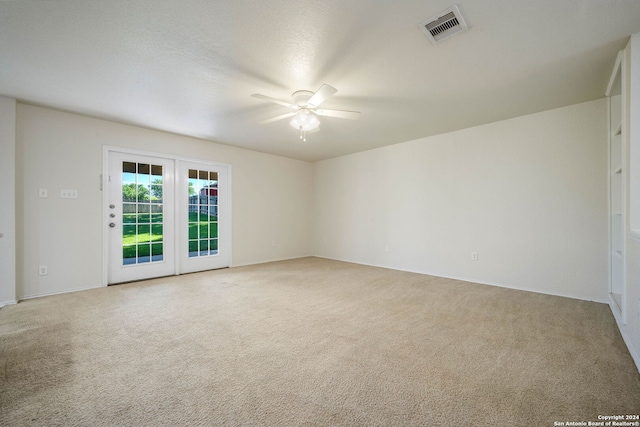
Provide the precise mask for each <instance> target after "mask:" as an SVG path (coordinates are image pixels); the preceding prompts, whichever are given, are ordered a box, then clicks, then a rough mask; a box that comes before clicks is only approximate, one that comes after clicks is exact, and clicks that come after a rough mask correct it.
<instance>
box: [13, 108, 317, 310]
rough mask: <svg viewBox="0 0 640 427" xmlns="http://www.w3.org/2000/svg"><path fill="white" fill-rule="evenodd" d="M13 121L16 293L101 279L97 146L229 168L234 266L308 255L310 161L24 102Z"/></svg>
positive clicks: (27, 293) (33, 293)
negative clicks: (67, 192) (73, 195)
mask: <svg viewBox="0 0 640 427" xmlns="http://www.w3.org/2000/svg"><path fill="white" fill-rule="evenodd" d="M16 122H17V162H16V167H17V174H18V177H19V180H20V181H21V182H20V185H18V187H17V188H18V192H19V193H20V194H19V195H18V216H19V219H20V221H19V239H18V250H17V258H18V269H19V272H18V276H19V281H18V297H19V298H29V297H34V296H40V295H47V294H53V293H59V292H67V291H73V290H79V289H85V288H90V287H96V286H101V285H102V283H101V282H102V263H103V259H104V256H103V253H102V248H103V245H102V227H103V223H102V210H103V206H102V193H101V191H100V174H101V173H102V147H103V145H110V146H119V147H125V148H129V149H137V150H144V151H149V152H156V153H162V154H168V155H177V156H182V157H190V158H195V159H202V160H209V161H216V162H222V163H229V164H231V165H232V168H233V169H232V173H233V177H232V180H233V182H232V200H233V207H232V257H233V258H232V262H233V265H236V266H237V265H243V264H251V263H258V262H265V261H271V260H277V259H286V258H295V257H301V256H307V255H309V254H310V252H311V245H310V242H311V234H310V233H311V232H310V230H311V226H312V225H311V224H312V222H311V221H312V219H311V218H312V211H311V204H312V187H313V180H312V173H313V168H312V165H311V164H310V163H307V162H302V161H297V160H291V159H286V158H282V157H278V156H272V155H268V154H263V153H257V152H253V151H248V150H243V149H239V148H234V147H230V146H226V145H222V144H216V143H213V142H209V141H203V140H199V139H195V138H188V137H184V136H178V135H173V134H168V133H163V132H158V131H152V130H148V129H142V128H137V127H134V126H128V125H123V124H117V123H113V122H109V121H104V120H97V119H93V118H88V117H84V116H79V115H75V114H69V113H63V112H59V111H55V110H50V109H46V108H40V107H34V106H30V105H24V104H18V109H17V119H16ZM39 188H47V189H48V193H49V197H48V198H46V199H41V198H38V189H39ZM61 189H76V190H78V194H79V197H78V199H60V197H59V194H60V190H61ZM274 240H275V241H276V246H272V242H273V241H274ZM39 265H47V266H48V269H49V274H48V275H46V276H39V275H38V266H39Z"/></svg>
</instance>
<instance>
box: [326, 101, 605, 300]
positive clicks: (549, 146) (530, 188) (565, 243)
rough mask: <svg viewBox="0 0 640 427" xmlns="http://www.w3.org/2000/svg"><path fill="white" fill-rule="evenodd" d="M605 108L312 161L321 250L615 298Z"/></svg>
mask: <svg viewBox="0 0 640 427" xmlns="http://www.w3.org/2000/svg"><path fill="white" fill-rule="evenodd" d="M606 108H607V107H606V100H605V99H601V100H596V101H592V102H587V103H583V104H579V105H574V106H570V107H565V108H560V109H556V110H552V111H546V112H542V113H538V114H533V115H529V116H524V117H519V118H515V119H510V120H506V121H501V122H497V123H492V124H488V125H484V126H479V127H474V128H469V129H465V130H461V131H457V132H452V133H448V134H444V135H438V136H433V137H429V138H422V139H419V140H415V141H410V142H406V143H402V144H397V145H393V146H388V147H383V148H379V149H375V150H371V151H366V152H362V153H357V154H353V155H349V156H344V157H340V158H336V159H330V160H325V161H322V162H318V163H316V164H315V175H314V186H315V188H314V192H315V200H314V203H315V213H316V221H315V227H314V247H315V254H317V255H318V256H322V257H328V258H334V259H340V260H345V261H353V262H357V263H363V264H372V265H377V266H383V267H391V268H396V269H401V270H409V271H416V272H421V273H427V274H434V275H437V276H443V277H452V278H460V279H465V280H472V281H476V282H480V283H487V284H495V285H500V286H506V287H510V288H516V289H525V290H532V291H536V292H542V293H548V294H555V295H563V296H569V297H573V298H579V299H586V300H594V301H600V302H606V301H608V298H607V286H606V283H607V136H606V128H607V123H606V118H607V109H606ZM387 248H388V251H387V250H386V249H387ZM472 251H475V252H478V260H477V261H472V260H471V256H470V254H471V252H472Z"/></svg>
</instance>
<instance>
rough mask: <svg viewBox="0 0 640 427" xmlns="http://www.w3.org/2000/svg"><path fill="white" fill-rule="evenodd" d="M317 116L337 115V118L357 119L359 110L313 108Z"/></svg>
mask: <svg viewBox="0 0 640 427" xmlns="http://www.w3.org/2000/svg"><path fill="white" fill-rule="evenodd" d="M313 112H314V113H316V114H317V115H319V116H326V117H337V118H339V119H350V120H358V119H359V118H360V112H359V111H346V110H313Z"/></svg>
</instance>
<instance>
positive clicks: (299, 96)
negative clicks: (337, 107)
mask: <svg viewBox="0 0 640 427" xmlns="http://www.w3.org/2000/svg"><path fill="white" fill-rule="evenodd" d="M291 96H292V97H293V103H294V104H296V105H297V106H298V107H306V106H307V102H309V99H311V97H312V96H313V92H311V91H309V90H299V91H296V92H293V95H291Z"/></svg>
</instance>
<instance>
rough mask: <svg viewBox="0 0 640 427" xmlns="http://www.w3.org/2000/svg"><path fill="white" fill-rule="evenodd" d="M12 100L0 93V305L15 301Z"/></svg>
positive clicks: (13, 128)
mask: <svg viewBox="0 0 640 427" xmlns="http://www.w3.org/2000/svg"><path fill="white" fill-rule="evenodd" d="M15 123H16V100H15V99H13V98H7V97H5V96H0V201H1V202H0V234H1V235H2V237H0V307H2V306H3V305H5V304H11V303H15V302H16V286H15V284H16V216H15V215H16V192H15V188H16V186H15V184H16V168H15V158H16V124H15Z"/></svg>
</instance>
